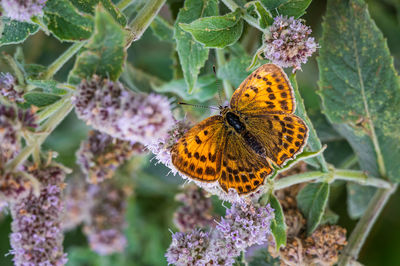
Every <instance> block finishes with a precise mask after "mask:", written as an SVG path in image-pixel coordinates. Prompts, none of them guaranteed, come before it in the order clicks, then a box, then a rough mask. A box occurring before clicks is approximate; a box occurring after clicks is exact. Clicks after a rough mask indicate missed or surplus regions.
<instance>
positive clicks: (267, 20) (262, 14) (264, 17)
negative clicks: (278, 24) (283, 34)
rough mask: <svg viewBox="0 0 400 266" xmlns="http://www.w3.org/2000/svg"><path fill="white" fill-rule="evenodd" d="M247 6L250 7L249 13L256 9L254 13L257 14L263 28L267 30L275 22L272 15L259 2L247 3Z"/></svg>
mask: <svg viewBox="0 0 400 266" xmlns="http://www.w3.org/2000/svg"><path fill="white" fill-rule="evenodd" d="M247 5H249V8H248V9H247V10H248V11H251V10H249V9H251V8H254V11H255V12H256V13H257V16H258V24H260V27H261V28H263V29H265V28H266V27H267V26H269V25H271V24H272V23H273V22H274V19H273V17H272V15H271V13H270V12H269V11H268V10H267V9H266V8H265V7H264V5H263V4H262V3H261V2H260V1H259V0H258V1H251V2H249V3H247Z"/></svg>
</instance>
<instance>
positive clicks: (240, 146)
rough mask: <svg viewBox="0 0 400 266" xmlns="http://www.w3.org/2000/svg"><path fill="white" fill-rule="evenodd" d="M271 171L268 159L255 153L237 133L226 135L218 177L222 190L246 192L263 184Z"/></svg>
mask: <svg viewBox="0 0 400 266" xmlns="http://www.w3.org/2000/svg"><path fill="white" fill-rule="evenodd" d="M271 172H272V168H271V167H270V165H269V163H268V161H267V160H266V159H265V158H263V157H261V156H259V155H257V154H256V153H255V152H254V151H253V150H252V149H251V148H250V147H249V146H247V145H246V144H245V142H244V141H243V139H242V138H240V136H239V135H236V134H231V135H228V136H227V142H226V148H225V151H224V153H223V155H222V167H221V177H220V179H219V184H220V185H221V188H222V189H223V190H225V191H226V192H228V190H229V189H230V188H233V189H235V190H236V191H237V192H238V193H239V194H247V193H249V192H251V191H255V190H257V188H259V187H260V186H261V185H262V184H264V180H265V178H266V177H267V176H268V175H269V174H270V173H271Z"/></svg>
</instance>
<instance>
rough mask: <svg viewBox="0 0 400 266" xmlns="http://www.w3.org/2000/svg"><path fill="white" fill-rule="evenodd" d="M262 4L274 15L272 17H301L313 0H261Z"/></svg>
mask: <svg viewBox="0 0 400 266" xmlns="http://www.w3.org/2000/svg"><path fill="white" fill-rule="evenodd" d="M260 2H261V3H262V4H263V5H264V6H265V7H266V8H267V9H268V10H269V11H270V12H271V13H272V15H273V16H274V17H275V16H278V15H283V16H288V17H291V16H293V17H295V18H298V17H301V16H302V15H304V14H305V10H306V9H307V7H308V6H309V5H310V3H311V0H260Z"/></svg>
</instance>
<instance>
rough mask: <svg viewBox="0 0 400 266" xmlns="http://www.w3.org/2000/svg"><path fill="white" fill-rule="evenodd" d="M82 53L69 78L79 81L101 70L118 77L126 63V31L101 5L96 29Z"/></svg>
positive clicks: (101, 73)
mask: <svg viewBox="0 0 400 266" xmlns="http://www.w3.org/2000/svg"><path fill="white" fill-rule="evenodd" d="M84 48H85V50H84V51H83V52H82V53H81V54H80V55H79V56H78V58H77V59H76V61H75V65H74V68H73V69H72V71H71V72H70V75H69V77H68V81H69V82H70V83H72V84H78V83H80V81H81V80H82V79H85V78H88V77H91V76H92V75H93V74H97V75H99V76H101V77H105V78H110V79H111V80H117V79H118V77H119V76H120V74H121V73H122V67H123V65H124V63H125V58H126V50H125V31H124V29H123V28H122V27H121V26H120V25H119V24H118V23H117V22H116V21H115V20H114V19H113V17H112V16H111V15H110V14H109V13H108V12H107V11H106V10H104V8H101V7H98V8H97V10H96V17H95V32H94V34H93V36H92V37H91V38H90V40H89V42H88V43H87V44H86V46H85V47H84Z"/></svg>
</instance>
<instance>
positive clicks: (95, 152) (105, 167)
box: [76, 131, 143, 184]
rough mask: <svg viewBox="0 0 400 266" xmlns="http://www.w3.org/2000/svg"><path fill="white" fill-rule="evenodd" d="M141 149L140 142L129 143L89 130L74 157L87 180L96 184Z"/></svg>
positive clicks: (110, 174)
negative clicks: (87, 135)
mask: <svg viewBox="0 0 400 266" xmlns="http://www.w3.org/2000/svg"><path fill="white" fill-rule="evenodd" d="M142 150H143V146H142V145H141V144H140V143H131V142H129V141H124V140H120V139H115V138H113V137H111V136H109V135H107V134H104V133H101V132H99V131H91V132H89V138H88V139H87V140H84V141H82V143H81V146H80V149H79V150H78V152H77V153H76V157H77V163H78V164H79V165H80V166H81V169H82V171H83V173H85V174H86V176H87V180H88V182H90V183H93V184H96V183H98V182H102V181H104V180H105V179H108V178H111V177H112V176H113V175H114V172H115V170H116V169H117V168H118V167H119V166H120V165H121V164H123V163H124V162H125V161H126V160H128V159H129V158H130V157H131V156H132V155H134V154H135V153H136V154H138V153H140V152H141V151H142Z"/></svg>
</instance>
